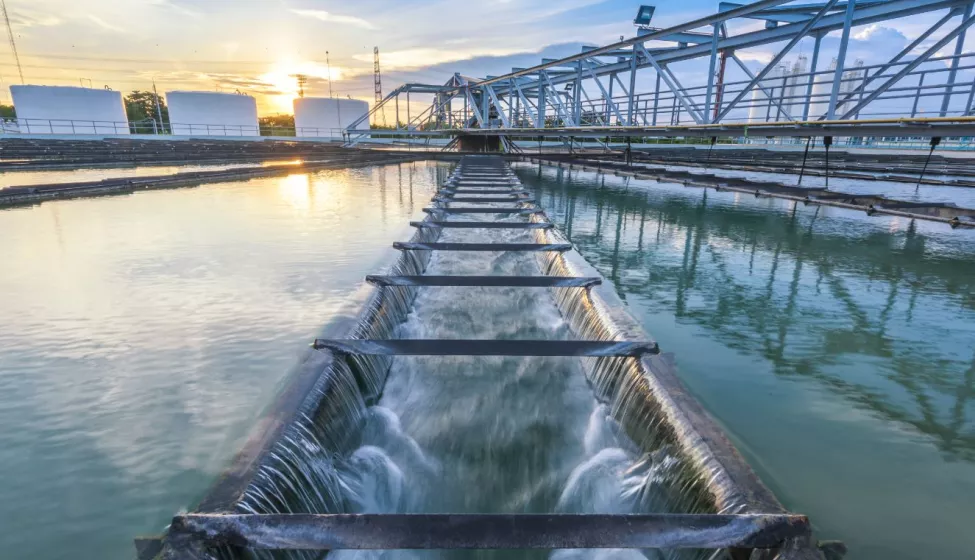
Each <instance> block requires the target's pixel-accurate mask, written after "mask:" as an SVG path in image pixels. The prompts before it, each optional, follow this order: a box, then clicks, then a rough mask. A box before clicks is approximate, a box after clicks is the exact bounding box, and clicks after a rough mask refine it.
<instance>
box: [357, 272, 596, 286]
mask: <svg viewBox="0 0 975 560" xmlns="http://www.w3.org/2000/svg"><path fill="white" fill-rule="evenodd" d="M366 282H369V283H372V284H376V285H377V286H486V287H502V286H504V287H519V288H588V287H589V286H596V285H599V284H601V283H602V280H601V279H599V278H597V277H595V276H432V275H422V276H381V275H377V274H370V275H368V276H366Z"/></svg>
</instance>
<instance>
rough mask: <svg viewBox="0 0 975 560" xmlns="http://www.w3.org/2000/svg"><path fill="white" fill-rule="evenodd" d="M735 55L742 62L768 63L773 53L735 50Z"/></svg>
mask: <svg viewBox="0 0 975 560" xmlns="http://www.w3.org/2000/svg"><path fill="white" fill-rule="evenodd" d="M735 56H737V57H738V58H740V59H741V60H742V62H760V63H762V64H768V63H769V62H772V59H773V58H775V53H771V52H768V51H745V50H741V51H735Z"/></svg>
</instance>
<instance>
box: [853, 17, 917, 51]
mask: <svg viewBox="0 0 975 560" xmlns="http://www.w3.org/2000/svg"><path fill="white" fill-rule="evenodd" d="M852 37H853V38H854V39H856V40H857V41H874V42H876V43H877V44H880V45H885V46H886V45H890V44H901V45H903V44H905V43H907V37H905V36H904V34H903V33H901V32H900V31H899V30H897V29H894V28H893V27H886V26H883V25H877V24H876V23H872V24H870V25H868V26H866V27H864V28H863V29H861V30H860V31H857V32H856V33H854V34H853V35H852Z"/></svg>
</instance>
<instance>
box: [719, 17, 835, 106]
mask: <svg viewBox="0 0 975 560" xmlns="http://www.w3.org/2000/svg"><path fill="white" fill-rule="evenodd" d="M836 2H837V0H829V1H828V2H826V4H825V5H824V6H823V7H822V9H820V10H819V11H818V12H817V13H816V15H814V16H813V17H812V18H811V19H810V20H809V21H807V22H806V23H805V24H804V25H803V26H802V29H801V30H800V31H799V32H798V33H796V34H795V35H794V36H793V37H792V40H790V41H789V42H788V43H786V45H785V46H784V47H782V50H780V51H779V53H778V54H776V55H775V56H774V57H772V61H771V62H769V63H768V64H766V65H765V68H762V71H761V72H759V73H758V75H756V76H755V77H754V78H752V81H751V82H749V83H748V85H747V86H745V88H744V89H742V90H741V91H740V92H739V93H738V95H736V96H735V98H734V99H732V100H731V101H730V102H729V103H728V104H727V105H725V108H724V109H723V110H722V111H721V112H720V113H718V118H716V119H714V120H715V122H721V119H723V118H724V117H725V115H727V114H728V112H729V111H731V110H732V109H734V108H735V105H737V104H738V102H739V101H741V100H742V99H744V97H745V96H746V95H748V92H750V91H751V90H752V88H753V87H755V84H757V83H759V82H761V81H762V79H764V78H765V76H767V75H768V73H769V72H771V71H772V69H773V68H775V65H776V64H778V63H779V61H780V60H782V59H783V58H785V55H787V54H789V51H790V50H792V47H794V46H796V44H797V43H798V42H799V41H801V40H802V38H803V37H805V36H806V34H807V33H809V30H810V29H812V27H813V26H814V25H816V22H818V21H819V20H820V19H822V17H823V16H825V15H826V12H828V11H829V10H830V9H831V8H832V7H833V6H834V5H835V4H836Z"/></svg>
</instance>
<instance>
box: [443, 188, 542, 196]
mask: <svg viewBox="0 0 975 560" xmlns="http://www.w3.org/2000/svg"><path fill="white" fill-rule="evenodd" d="M440 192H441V193H449V194H509V193H510V194H517V195H530V194H531V193H530V192H528V191H527V190H524V189H522V188H514V187H512V188H510V189H498V188H494V187H484V188H483V189H478V188H471V187H467V188H463V189H452V188H450V187H444V188H442V189H440Z"/></svg>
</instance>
